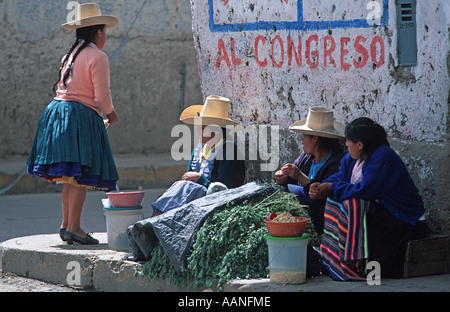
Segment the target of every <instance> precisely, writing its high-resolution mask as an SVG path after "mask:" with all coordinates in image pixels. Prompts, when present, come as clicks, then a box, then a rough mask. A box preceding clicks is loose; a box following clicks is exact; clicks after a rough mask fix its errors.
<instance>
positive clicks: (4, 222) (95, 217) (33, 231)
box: [0, 189, 164, 242]
mask: <svg viewBox="0 0 450 312" xmlns="http://www.w3.org/2000/svg"><path fill="white" fill-rule="evenodd" d="M162 192H164V189H152V190H146V195H145V199H144V215H145V217H150V215H151V207H150V206H151V203H152V202H153V201H154V199H155V198H156V197H157V196H158V195H159V194H161V193H162ZM102 198H107V196H106V195H105V193H104V192H89V193H88V196H87V199H86V205H85V207H84V210H83V214H82V221H81V225H82V227H83V229H84V230H85V231H88V232H94V233H95V232H106V222H105V218H104V216H103V206H102V203H101V199H102ZM61 221H62V209H61V194H59V193H55V194H53V193H52V194H29V195H6V196H5V195H4V196H0V242H4V241H6V240H9V239H12V238H16V237H23V236H29V235H39V234H54V233H58V231H59V226H60V225H61Z"/></svg>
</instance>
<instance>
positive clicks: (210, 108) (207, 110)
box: [180, 95, 238, 128]
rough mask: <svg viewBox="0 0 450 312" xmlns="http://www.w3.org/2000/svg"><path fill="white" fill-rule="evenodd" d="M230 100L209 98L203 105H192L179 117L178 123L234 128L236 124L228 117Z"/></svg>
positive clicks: (215, 97)
mask: <svg viewBox="0 0 450 312" xmlns="http://www.w3.org/2000/svg"><path fill="white" fill-rule="evenodd" d="M229 109H230V100H229V99H227V98H224V97H221V96H217V95H212V96H209V97H208V98H207V99H206V101H205V104H204V105H193V106H190V107H188V108H186V109H185V110H184V111H183V113H182V114H181V116H180V121H181V122H184V123H186V124H188V125H194V124H195V125H199V124H201V125H203V126H213V125H215V126H219V127H221V128H225V127H226V126H236V125H238V123H237V122H235V121H234V120H232V119H230V118H229V117H228V112H229Z"/></svg>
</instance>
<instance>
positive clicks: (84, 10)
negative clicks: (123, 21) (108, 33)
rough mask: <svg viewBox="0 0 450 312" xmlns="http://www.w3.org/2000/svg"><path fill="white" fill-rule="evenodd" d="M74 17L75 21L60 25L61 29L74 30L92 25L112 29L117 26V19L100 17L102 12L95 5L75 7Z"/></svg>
mask: <svg viewBox="0 0 450 312" xmlns="http://www.w3.org/2000/svg"><path fill="white" fill-rule="evenodd" d="M76 17H77V19H76V20H75V21H72V22H69V23H65V24H62V27H63V28H64V29H67V30H76V29H78V28H83V27H89V26H94V25H105V26H106V28H114V27H117V26H118V25H119V20H118V19H117V17H115V16H110V15H102V10H101V9H100V6H99V5H98V4H97V3H85V4H80V5H79V6H78V7H77V13H76Z"/></svg>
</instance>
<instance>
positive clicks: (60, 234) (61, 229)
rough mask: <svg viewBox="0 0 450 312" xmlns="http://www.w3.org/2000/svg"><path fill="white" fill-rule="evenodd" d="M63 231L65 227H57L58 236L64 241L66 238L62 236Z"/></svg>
mask: <svg viewBox="0 0 450 312" xmlns="http://www.w3.org/2000/svg"><path fill="white" fill-rule="evenodd" d="M65 231H66V229H65V228H59V237H61V240H62V241H63V242H65V241H66V239H65V238H64V232H65Z"/></svg>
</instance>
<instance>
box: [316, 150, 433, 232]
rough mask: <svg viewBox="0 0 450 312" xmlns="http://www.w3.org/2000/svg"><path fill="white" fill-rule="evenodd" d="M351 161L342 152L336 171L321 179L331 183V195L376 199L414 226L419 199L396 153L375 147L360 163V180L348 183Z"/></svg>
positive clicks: (420, 211)
mask: <svg viewBox="0 0 450 312" xmlns="http://www.w3.org/2000/svg"><path fill="white" fill-rule="evenodd" d="M355 163H356V159H352V158H351V157H350V154H347V155H345V156H344V158H343V159H342V161H341V165H340V167H339V172H338V173H336V174H334V175H333V176H331V177H329V178H328V179H326V180H324V182H331V183H333V185H332V187H331V191H332V193H333V195H334V198H335V199H336V200H338V201H343V200H346V199H349V198H360V199H365V200H377V201H378V202H379V203H380V204H382V205H383V206H384V207H386V209H387V210H388V211H389V212H390V213H391V214H392V215H393V216H395V217H396V218H398V219H400V220H402V221H404V222H407V223H409V224H411V225H415V224H416V222H417V220H418V219H419V218H420V217H421V216H422V215H423V214H424V212H425V209H424V206H423V201H422V197H421V196H420V195H419V191H418V189H417V187H416V186H415V184H414V182H413V180H412V178H411V176H410V174H409V172H408V169H407V168H406V166H405V164H404V163H403V161H402V160H401V159H400V157H399V156H398V155H397V153H396V152H395V151H394V150H393V149H392V148H390V147H389V146H387V145H382V146H380V147H378V148H377V149H376V150H375V151H374V152H373V153H372V154H371V155H370V156H369V157H368V158H367V159H366V161H365V162H364V164H363V167H362V174H363V178H362V180H361V182H359V183H356V184H351V183H350V178H351V176H352V170H353V167H354V166H355Z"/></svg>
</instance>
